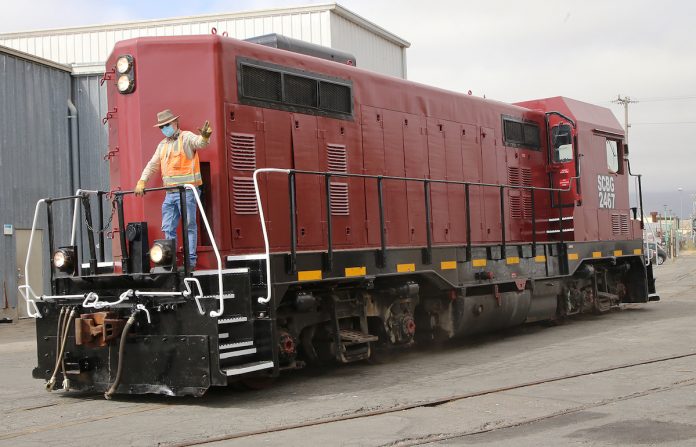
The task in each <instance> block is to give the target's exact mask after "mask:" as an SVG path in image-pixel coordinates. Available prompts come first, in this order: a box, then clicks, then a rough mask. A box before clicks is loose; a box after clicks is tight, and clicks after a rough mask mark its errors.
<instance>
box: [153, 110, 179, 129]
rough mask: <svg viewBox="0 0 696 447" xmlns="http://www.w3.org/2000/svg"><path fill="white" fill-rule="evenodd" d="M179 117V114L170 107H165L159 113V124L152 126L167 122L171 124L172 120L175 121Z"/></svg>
mask: <svg viewBox="0 0 696 447" xmlns="http://www.w3.org/2000/svg"><path fill="white" fill-rule="evenodd" d="M178 118H179V115H176V116H175V115H174V113H172V111H171V110H170V109H165V110H162V111H161V112H159V113H157V124H155V125H154V126H152V127H162V126H164V125H165V124H169V123H171V122H172V121H175V120H177V119H178Z"/></svg>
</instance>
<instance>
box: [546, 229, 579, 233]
mask: <svg viewBox="0 0 696 447" xmlns="http://www.w3.org/2000/svg"><path fill="white" fill-rule="evenodd" d="M571 231H575V228H564V229H563V232H564V233H570V232H571ZM546 233H547V234H555V233H560V231H559V230H546Z"/></svg>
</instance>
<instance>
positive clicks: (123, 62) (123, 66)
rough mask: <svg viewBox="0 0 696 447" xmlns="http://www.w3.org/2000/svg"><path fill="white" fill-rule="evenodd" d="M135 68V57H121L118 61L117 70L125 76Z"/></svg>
mask: <svg viewBox="0 0 696 447" xmlns="http://www.w3.org/2000/svg"><path fill="white" fill-rule="evenodd" d="M132 66H133V57H132V56H130V55H125V56H121V57H119V58H118V60H117V61H116V70H118V72H119V74H124V73H126V72H127V71H128V70H130V69H131V67H132Z"/></svg>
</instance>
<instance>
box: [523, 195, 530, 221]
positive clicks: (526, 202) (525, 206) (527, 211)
mask: <svg viewBox="0 0 696 447" xmlns="http://www.w3.org/2000/svg"><path fill="white" fill-rule="evenodd" d="M522 207H523V211H524V218H525V219H531V218H532V193H531V191H530V190H525V191H522Z"/></svg>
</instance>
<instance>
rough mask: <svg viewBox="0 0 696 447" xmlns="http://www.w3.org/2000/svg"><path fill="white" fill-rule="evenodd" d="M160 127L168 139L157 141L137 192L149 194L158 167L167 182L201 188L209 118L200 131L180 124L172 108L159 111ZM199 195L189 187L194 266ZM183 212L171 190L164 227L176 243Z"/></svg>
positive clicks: (192, 262)
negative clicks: (148, 185)
mask: <svg viewBox="0 0 696 447" xmlns="http://www.w3.org/2000/svg"><path fill="white" fill-rule="evenodd" d="M153 127H158V128H159V129H160V130H161V131H162V133H163V134H164V137H165V138H164V139H163V140H162V141H160V143H159V144H158V145H157V150H155V153H154V155H153V156H152V158H151V159H150V161H149V162H148V163H147V165H146V166H145V169H143V173H142V174H141V175H140V180H138V183H137V185H136V186H135V195H136V196H142V195H143V194H145V184H146V183H147V181H148V179H149V178H150V176H151V175H152V174H154V173H155V172H157V171H158V170H159V171H160V172H161V174H162V183H163V184H164V186H180V185H185V184H192V185H195V186H196V187H198V188H199V191H200V186H201V185H202V184H203V179H202V177H201V167H200V161H199V159H198V150H199V149H203V148H205V147H206V146H208V142H209V140H210V135H211V134H212V133H213V130H212V129H211V128H210V123H209V122H208V121H206V122H205V123H204V124H203V126H202V127H201V128H200V129H198V130H199V132H200V135H196V134H194V133H193V132H189V131H188V130H181V129H180V128H179V116H178V115H174V113H173V112H172V111H171V110H170V109H166V110H163V111H161V112H159V113H158V114H157V124H155V125H154V126H153ZM196 208H197V206H196V199H195V198H194V196H193V192H192V191H191V190H186V216H187V220H188V222H187V229H186V230H187V231H188V243H189V263H190V266H191V269H193V268H194V267H195V266H196V259H197V258H198V257H197V256H196V245H197V244H198V240H197V235H198V226H197V224H196ZM180 216H181V203H180V201H179V194H178V191H176V190H171V191H167V193H166V195H165V198H164V202H162V231H163V232H164V237H165V238H166V239H173V240H174V241H175V245H174V246H175V247H176V230H177V228H178V226H179V218H180Z"/></svg>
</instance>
